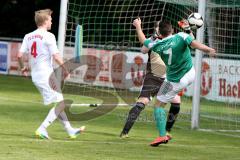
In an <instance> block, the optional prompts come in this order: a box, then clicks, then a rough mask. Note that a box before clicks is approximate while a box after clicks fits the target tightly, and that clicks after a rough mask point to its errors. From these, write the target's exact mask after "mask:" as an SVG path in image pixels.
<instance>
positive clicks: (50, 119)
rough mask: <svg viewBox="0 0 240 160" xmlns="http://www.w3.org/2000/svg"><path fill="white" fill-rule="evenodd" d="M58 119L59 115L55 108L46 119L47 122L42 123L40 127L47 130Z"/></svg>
mask: <svg viewBox="0 0 240 160" xmlns="http://www.w3.org/2000/svg"><path fill="white" fill-rule="evenodd" d="M56 119H57V113H56V111H55V107H53V108H52V109H51V110H50V111H49V112H48V115H47V117H46V118H45V120H44V121H43V122H42V124H41V126H40V127H43V128H47V127H48V126H50V125H51V124H52V123H53V121H55V120H56Z"/></svg>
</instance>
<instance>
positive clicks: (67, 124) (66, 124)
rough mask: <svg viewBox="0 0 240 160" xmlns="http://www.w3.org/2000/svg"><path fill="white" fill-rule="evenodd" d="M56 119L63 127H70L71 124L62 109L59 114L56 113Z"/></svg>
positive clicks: (69, 128) (67, 128)
mask: <svg viewBox="0 0 240 160" xmlns="http://www.w3.org/2000/svg"><path fill="white" fill-rule="evenodd" d="M58 119H59V121H60V122H61V123H62V124H63V126H64V128H65V129H66V130H67V131H69V130H71V129H72V126H71V124H70V122H69V121H68V118H67V115H66V113H65V112H64V111H62V112H61V113H60V114H59V115H58Z"/></svg>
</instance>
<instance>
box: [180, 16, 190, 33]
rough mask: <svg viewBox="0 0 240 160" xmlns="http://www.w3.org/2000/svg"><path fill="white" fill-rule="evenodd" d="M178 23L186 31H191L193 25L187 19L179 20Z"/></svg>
mask: <svg viewBox="0 0 240 160" xmlns="http://www.w3.org/2000/svg"><path fill="white" fill-rule="evenodd" d="M178 25H179V27H180V28H182V29H183V30H184V31H185V32H186V33H188V34H189V33H191V32H192V31H191V27H190V25H189V23H188V21H187V20H186V19H182V20H181V21H178Z"/></svg>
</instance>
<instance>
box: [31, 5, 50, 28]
mask: <svg viewBox="0 0 240 160" xmlns="http://www.w3.org/2000/svg"><path fill="white" fill-rule="evenodd" d="M51 15H52V10H51V9H43V10H38V11H36V12H35V18H34V19H35V23H36V25H37V26H38V27H39V26H42V25H43V24H44V22H45V21H46V20H48V16H51Z"/></svg>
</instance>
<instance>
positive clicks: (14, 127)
mask: <svg viewBox="0 0 240 160" xmlns="http://www.w3.org/2000/svg"><path fill="white" fill-rule="evenodd" d="M66 96H69V97H70V98H73V99H75V100H76V101H79V102H82V103H87V102H88V101H90V100H91V98H87V97H81V96H76V95H75V96H71V95H66ZM88 103H89V102H88ZM205 104H206V105H209V104H211V103H210V102H205ZM183 105H184V104H183ZM0 107H1V111H0V128H1V129H0V159H2V160H6V159H7V160H20V159H21V160H28V159H29V160H38V159H39V160H66V159H68V160H73V159H74V160H76V159H81V160H120V159H122V160H128V159H129V160H134V159H136V160H154V159H158V160H159V159H160V160H182V159H184V160H191V159H193V160H198V159H199V160H208V159H209V160H226V159H231V160H237V159H240V138H239V134H236V133H233V134H218V133H217V132H212V133H209V132H202V131H193V130H190V129H189V123H190V122H181V121H178V122H177V123H176V124H175V127H174V129H173V132H172V134H173V136H174V139H173V140H171V141H170V142H169V143H168V144H166V145H165V144H164V145H160V146H159V147H155V148H153V147H150V146H149V143H150V142H151V141H152V140H153V139H154V138H156V136H157V132H156V129H155V124H154V123H153V122H151V121H150V122H143V121H139V122H137V123H136V125H135V126H134V128H133V129H132V131H131V133H130V138H128V139H120V138H119V133H120V131H121V129H122V126H123V123H124V120H123V118H122V115H125V114H126V113H127V112H128V110H129V107H117V108H116V109H114V110H113V111H112V112H110V113H108V114H106V115H104V116H101V117H99V118H96V119H93V120H89V121H85V122H72V124H73V126H75V127H76V126H81V125H85V126H86V132H84V133H83V134H82V135H80V136H79V137H77V139H75V140H70V139H68V138H67V134H66V132H65V131H64V130H63V128H62V126H61V124H60V123H59V122H58V121H56V122H55V123H54V124H53V125H52V126H50V127H49V129H48V132H49V135H50V136H51V137H52V140H49V141H47V140H39V139H36V138H35V137H34V131H35V130H36V129H37V127H38V126H39V125H40V123H41V122H42V120H43V119H44V118H45V116H46V114H47V113H48V110H49V108H50V106H49V107H45V106H43V105H42V104H41V96H40V94H39V93H38V91H37V90H36V88H35V87H34V86H33V84H32V82H31V80H29V79H25V78H21V77H12V76H3V75H0ZM84 109H85V110H86V109H87V110H89V109H91V108H89V107H85V108H84ZM151 111H152V108H151V107H148V108H147V109H146V110H145V111H144V113H143V115H149V117H151V116H150V115H151ZM238 114H239V113H238ZM205 123H208V122H207V121H206V122H205ZM234 135H235V136H234Z"/></svg>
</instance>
